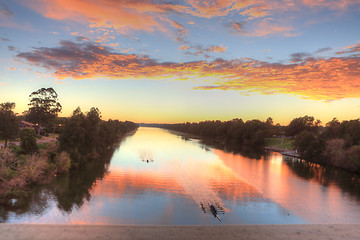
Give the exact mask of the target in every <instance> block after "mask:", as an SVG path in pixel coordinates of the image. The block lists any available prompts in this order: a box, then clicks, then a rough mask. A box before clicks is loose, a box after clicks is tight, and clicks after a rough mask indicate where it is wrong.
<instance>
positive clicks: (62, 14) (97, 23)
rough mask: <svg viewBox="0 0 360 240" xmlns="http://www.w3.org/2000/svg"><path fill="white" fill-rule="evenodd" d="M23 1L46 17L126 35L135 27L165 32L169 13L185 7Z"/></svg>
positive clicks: (138, 0) (137, 0) (125, 1)
mask: <svg viewBox="0 0 360 240" xmlns="http://www.w3.org/2000/svg"><path fill="white" fill-rule="evenodd" d="M24 4H26V5H27V6H28V7H30V8H32V9H33V10H35V11H36V12H38V13H39V14H41V15H43V16H45V17H47V18H51V19H56V20H73V21H76V22H80V23H84V24H89V26H90V27H98V28H114V29H116V30H117V31H118V32H120V33H124V34H126V33H128V32H129V31H134V30H135V31H136V30H141V31H147V32H153V31H155V30H158V31H164V32H166V31H167V26H166V23H168V18H167V16H166V14H167V13H170V12H174V11H175V12H179V11H183V9H185V8H186V7H185V6H180V5H173V4H170V3H161V2H160V3H156V2H155V1H149V0H133V1H130V0H117V1H102V0H92V1H87V0H72V1H63V0H54V1H48V0H28V1H26V2H24Z"/></svg>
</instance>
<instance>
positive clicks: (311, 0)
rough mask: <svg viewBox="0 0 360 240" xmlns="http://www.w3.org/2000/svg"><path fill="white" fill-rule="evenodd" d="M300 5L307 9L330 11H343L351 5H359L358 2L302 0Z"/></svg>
mask: <svg viewBox="0 0 360 240" xmlns="http://www.w3.org/2000/svg"><path fill="white" fill-rule="evenodd" d="M302 4H303V5H305V6H307V7H321V8H329V9H332V10H345V9H347V8H348V7H349V6H351V5H356V4H359V1H358V0H341V1H339V0H326V1H324V0H302Z"/></svg>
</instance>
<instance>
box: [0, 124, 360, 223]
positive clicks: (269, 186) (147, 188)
mask: <svg viewBox="0 0 360 240" xmlns="http://www.w3.org/2000/svg"><path fill="white" fill-rule="evenodd" d="M210 205H213V206H214V207H215V208H216V210H217V213H218V217H219V218H220V219H221V221H219V219H217V218H215V217H214V215H213V214H212V212H211V211H210V207H209V206H210ZM0 222H8V223H54V224H55V223H61V224H62V223H66V224H136V225H137V224H155V225H168V224H170V225H215V224H299V223H300V224H302V223H305V224H306V223H360V183H359V178H358V177H357V176H356V175H352V174H349V173H346V172H343V171H337V170H334V169H328V168H324V167H321V166H318V165H316V164H310V163H306V162H304V161H300V160H295V159H283V157H282V155H280V154H278V153H273V152H271V153H268V154H266V155H265V156H262V157H261V158H259V159H252V158H248V157H245V156H242V155H240V154H234V153H230V152H226V151H223V150H219V149H216V148H212V147H209V146H206V145H204V144H203V143H201V142H200V141H199V140H194V139H188V138H185V137H182V136H179V135H176V134H174V133H172V132H169V131H167V130H164V129H159V128H139V129H138V131H137V132H136V133H135V134H134V135H131V136H128V137H127V138H125V139H124V140H123V141H122V142H121V144H120V146H119V147H118V148H117V149H116V150H115V151H114V152H113V154H112V155H111V156H108V157H106V156H104V160H103V161H97V162H93V163H91V164H88V165H87V166H86V167H85V168H83V169H80V170H78V171H74V172H72V173H71V174H68V175H66V176H62V177H59V178H58V179H56V180H55V181H54V182H52V183H51V184H48V185H44V186H38V187H36V188H35V189H34V190H33V191H32V192H31V194H30V195H29V196H28V197H27V198H22V199H13V200H12V201H10V202H9V203H8V205H6V206H0Z"/></svg>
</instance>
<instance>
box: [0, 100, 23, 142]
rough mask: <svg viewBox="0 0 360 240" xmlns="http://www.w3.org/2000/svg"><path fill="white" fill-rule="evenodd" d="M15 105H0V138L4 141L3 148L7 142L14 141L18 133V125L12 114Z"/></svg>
mask: <svg viewBox="0 0 360 240" xmlns="http://www.w3.org/2000/svg"><path fill="white" fill-rule="evenodd" d="M14 108H15V103H13V102H6V103H1V104H0V137H1V138H3V139H4V140H5V148H6V147H7V143H8V140H11V139H14V138H15V137H16V135H17V133H18V129H19V124H18V121H17V119H16V115H15V113H14V112H13V109H14Z"/></svg>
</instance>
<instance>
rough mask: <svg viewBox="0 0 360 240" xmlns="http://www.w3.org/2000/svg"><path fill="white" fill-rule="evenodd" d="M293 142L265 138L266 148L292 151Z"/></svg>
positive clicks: (289, 139) (278, 138)
mask: <svg viewBox="0 0 360 240" xmlns="http://www.w3.org/2000/svg"><path fill="white" fill-rule="evenodd" d="M293 144H294V140H293V139H291V138H280V137H277V138H265V145H266V147H271V148H279V149H287V150H294V145H293Z"/></svg>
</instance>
